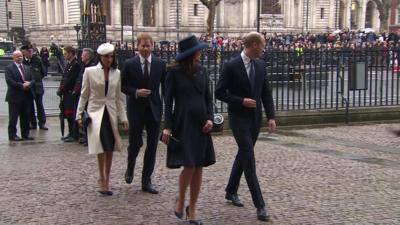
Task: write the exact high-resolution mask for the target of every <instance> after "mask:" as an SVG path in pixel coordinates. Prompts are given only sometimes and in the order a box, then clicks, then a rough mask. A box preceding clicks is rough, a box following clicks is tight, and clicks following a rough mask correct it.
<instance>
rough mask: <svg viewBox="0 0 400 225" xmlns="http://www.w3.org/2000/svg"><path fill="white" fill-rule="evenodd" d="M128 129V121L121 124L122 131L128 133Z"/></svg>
mask: <svg viewBox="0 0 400 225" xmlns="http://www.w3.org/2000/svg"><path fill="white" fill-rule="evenodd" d="M128 129H129V125H128V121H124V122H122V130H123V131H128Z"/></svg>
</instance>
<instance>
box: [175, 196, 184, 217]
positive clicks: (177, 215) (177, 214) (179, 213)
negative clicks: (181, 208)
mask: <svg viewBox="0 0 400 225" xmlns="http://www.w3.org/2000/svg"><path fill="white" fill-rule="evenodd" d="M176 203H178V198H176V201H175V207H176ZM174 213H175V216H176V217H177V218H178V219H183V212H177V211H175V209H174Z"/></svg>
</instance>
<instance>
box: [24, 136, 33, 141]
mask: <svg viewBox="0 0 400 225" xmlns="http://www.w3.org/2000/svg"><path fill="white" fill-rule="evenodd" d="M22 140H26V141H32V140H35V139H34V138H33V137H29V136H27V137H22Z"/></svg>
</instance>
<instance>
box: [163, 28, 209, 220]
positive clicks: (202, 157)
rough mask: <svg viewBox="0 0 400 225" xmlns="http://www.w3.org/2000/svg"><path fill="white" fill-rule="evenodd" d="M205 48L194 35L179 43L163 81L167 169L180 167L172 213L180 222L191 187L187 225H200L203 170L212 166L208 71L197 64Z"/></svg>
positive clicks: (164, 139)
mask: <svg viewBox="0 0 400 225" xmlns="http://www.w3.org/2000/svg"><path fill="white" fill-rule="evenodd" d="M206 47H207V45H206V44H202V43H199V42H198V41H197V39H196V37H195V36H194V35H192V36H189V37H187V38H185V39H183V40H181V41H180V42H179V53H178V55H177V56H176V58H175V62H173V63H172V64H171V65H170V66H169V71H168V74H167V76H166V81H165V114H164V115H165V128H164V130H163V135H162V141H163V142H164V143H165V144H167V145H168V147H167V167H168V168H180V167H181V166H183V170H182V172H181V174H180V177H179V196H178V198H177V199H176V204H175V209H174V211H175V215H176V217H178V218H180V219H182V218H183V211H184V210H183V209H184V207H185V193H186V189H187V187H188V186H190V201H189V205H188V206H187V207H186V216H187V217H188V218H189V223H190V224H202V223H201V222H200V221H199V220H197V219H196V216H197V215H196V203H197V199H198V196H199V193H200V188H201V182H202V171H203V170H202V168H203V167H206V166H210V165H212V164H214V163H215V153H214V147H213V143H212V139H211V135H210V131H211V129H212V125H213V123H212V120H213V109H212V106H213V103H212V97H211V95H210V92H209V80H208V74H207V71H206V69H205V68H204V67H202V66H201V65H200V64H199V61H200V56H201V50H202V49H204V48H206ZM173 103H174V104H173Z"/></svg>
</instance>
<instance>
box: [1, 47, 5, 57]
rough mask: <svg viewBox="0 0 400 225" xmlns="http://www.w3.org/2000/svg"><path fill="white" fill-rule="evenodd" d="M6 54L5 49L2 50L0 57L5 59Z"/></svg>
mask: <svg viewBox="0 0 400 225" xmlns="http://www.w3.org/2000/svg"><path fill="white" fill-rule="evenodd" d="M5 54H6V52H5V51H4V49H2V48H0V57H3V56H4V55H5Z"/></svg>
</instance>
